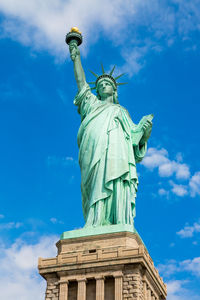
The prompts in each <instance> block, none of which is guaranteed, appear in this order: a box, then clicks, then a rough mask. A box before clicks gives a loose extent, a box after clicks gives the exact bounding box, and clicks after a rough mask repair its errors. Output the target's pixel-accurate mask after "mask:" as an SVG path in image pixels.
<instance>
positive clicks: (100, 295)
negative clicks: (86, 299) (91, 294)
mask: <svg viewBox="0 0 200 300" xmlns="http://www.w3.org/2000/svg"><path fill="white" fill-rule="evenodd" d="M95 279H96V300H104V276H98V277H95Z"/></svg>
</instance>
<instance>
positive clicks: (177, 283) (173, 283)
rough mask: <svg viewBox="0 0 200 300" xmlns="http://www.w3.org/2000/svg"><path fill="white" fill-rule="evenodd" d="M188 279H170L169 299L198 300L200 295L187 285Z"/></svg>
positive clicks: (168, 286)
mask: <svg viewBox="0 0 200 300" xmlns="http://www.w3.org/2000/svg"><path fill="white" fill-rule="evenodd" d="M187 285H188V281H187V280H170V281H168V282H167V300H188V299H193V300H198V299H199V295H198V294H197V293H196V294H195V292H193V291H192V290H190V288H188V287H187Z"/></svg>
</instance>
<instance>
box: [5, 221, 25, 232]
mask: <svg viewBox="0 0 200 300" xmlns="http://www.w3.org/2000/svg"><path fill="white" fill-rule="evenodd" d="M22 226H23V223H21V222H8V223H1V224H0V230H9V229H18V228H20V227H22Z"/></svg>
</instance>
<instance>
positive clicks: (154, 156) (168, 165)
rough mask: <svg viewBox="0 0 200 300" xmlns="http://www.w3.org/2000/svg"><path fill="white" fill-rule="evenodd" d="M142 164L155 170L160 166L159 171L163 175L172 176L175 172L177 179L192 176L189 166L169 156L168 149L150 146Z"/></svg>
mask: <svg viewBox="0 0 200 300" xmlns="http://www.w3.org/2000/svg"><path fill="white" fill-rule="evenodd" d="M142 164H143V165H144V166H145V167H147V168H149V169H150V170H153V169H155V168H158V173H159V175H160V176H161V177H170V176H172V175H173V174H175V176H176V178H177V179H188V178H189V177H190V170H189V166H188V165H186V164H183V163H180V162H177V161H174V160H170V159H169V158H168V151H167V150H166V149H163V148H162V149H161V150H158V149H156V148H149V149H148V151H147V154H146V156H145V157H144V159H143V161H142Z"/></svg>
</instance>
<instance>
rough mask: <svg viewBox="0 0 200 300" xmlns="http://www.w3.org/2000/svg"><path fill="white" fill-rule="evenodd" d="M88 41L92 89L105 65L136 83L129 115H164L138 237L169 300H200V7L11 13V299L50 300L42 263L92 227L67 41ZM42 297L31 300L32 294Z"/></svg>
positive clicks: (5, 237) (7, 232)
mask: <svg viewBox="0 0 200 300" xmlns="http://www.w3.org/2000/svg"><path fill="white" fill-rule="evenodd" d="M72 26H78V27H79V28H80V30H81V31H82V34H83V38H84V42H83V44H82V45H81V47H80V49H81V54H82V62H83V66H84V69H85V72H86V78H87V80H88V81H93V77H92V75H91V74H90V72H89V69H92V70H93V71H94V72H96V73H98V74H100V72H101V70H100V63H101V62H103V64H104V67H105V69H106V70H107V71H108V70H110V69H111V68H112V67H113V65H114V64H116V65H117V68H116V73H115V74H118V73H120V72H126V76H124V80H125V81H126V82H128V85H126V86H122V87H120V88H119V101H120V104H121V105H123V106H125V107H126V108H127V109H128V111H129V112H130V115H131V117H132V119H133V121H134V122H135V123H138V122H139V120H140V119H141V117H142V116H143V115H146V114H150V113H153V114H154V115H155V117H154V125H153V131H152V136H151V139H150V140H149V145H148V146H149V148H148V153H147V155H146V158H145V159H144V160H143V162H142V163H141V164H140V165H138V173H139V180H140V185H139V191H138V195H137V217H136V219H135V225H136V228H137V230H138V232H139V233H140V235H141V237H142V239H143V240H144V242H145V244H146V246H147V248H148V250H149V252H150V255H151V257H152V258H153V260H154V262H155V265H156V266H157V267H158V269H159V271H160V274H161V275H162V276H163V278H164V280H165V282H166V283H167V284H168V298H167V299H168V300H186V299H189V298H190V299H194V300H197V299H200V296H199V295H200V160H199V147H200V139H199V132H200V127H199V112H200V103H199V102H200V89H199V77H200V76H199V70H200V55H199V53H200V1H199V0H163V1H159V0H123V1H122V0H110V1H106V0H101V1H97V0H73V1H68V0H43V1H41V0H29V1H26V0H20V1H17V0H1V1H0V60H1V64H0V66H1V72H0V77H1V80H0V139H1V147H0V199H1V207H0V231H1V232H0V248H1V249H0V250H1V251H0V264H1V269H0V290H1V295H2V298H3V299H7V300H13V299H18V300H33V299H39V300H43V299H44V291H45V282H44V281H43V280H42V279H41V278H40V277H39V275H38V274H37V257H39V256H41V257H51V256H54V255H55V254H56V248H55V246H54V244H55V242H56V241H57V240H58V239H59V235H60V234H61V233H62V232H63V231H67V230H72V229H74V228H79V227H82V226H83V225H84V220H83V216H82V209H81V193H80V170H79V166H78V161H77V160H78V147H77V140H76V136H77V131H78V128H79V125H80V116H79V115H78V113H77V109H76V107H74V105H73V98H74V96H75V94H76V92H77V88H76V83H75V79H74V75H73V65H72V62H71V61H70V59H69V52H68V48H67V45H66V44H65V42H64V39H65V34H66V33H67V32H68V31H69V29H70V28H71V27H72ZM30 290H31V294H30Z"/></svg>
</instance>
